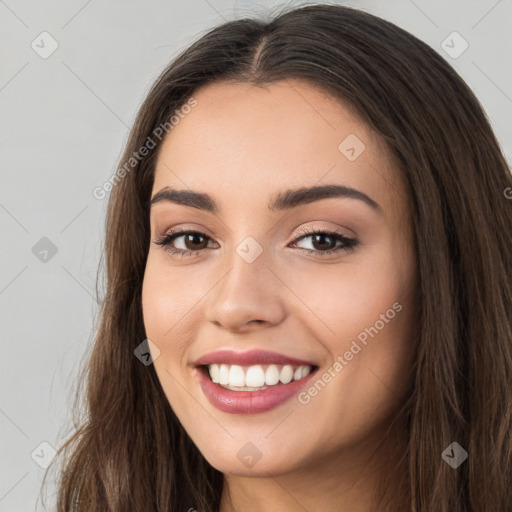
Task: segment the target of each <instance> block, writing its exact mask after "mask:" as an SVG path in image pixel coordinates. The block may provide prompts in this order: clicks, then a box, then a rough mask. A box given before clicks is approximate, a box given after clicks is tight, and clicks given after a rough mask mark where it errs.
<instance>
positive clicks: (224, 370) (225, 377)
mask: <svg viewBox="0 0 512 512" xmlns="http://www.w3.org/2000/svg"><path fill="white" fill-rule="evenodd" d="M219 384H224V385H226V384H229V366H228V365H227V364H221V365H220V368H219Z"/></svg>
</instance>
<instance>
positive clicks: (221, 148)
mask: <svg viewBox="0 0 512 512" xmlns="http://www.w3.org/2000/svg"><path fill="white" fill-rule="evenodd" d="M193 97H194V98H195V100H196V101H197V105H196V106H195V107H193V108H192V109H191V110H190V111H189V113H187V114H185V115H182V116H181V118H180V121H179V123H178V124H176V125H175V126H174V127H173V128H172V130H171V131H170V132H169V134H168V135H167V136H166V138H165V140H164V143H163V144H162V147H161V148H160V151H159V155H158V159H157V164H156V169H155V180H154V187H153V193H155V192H157V191H159V190H161V189H162V188H163V187H167V186H169V187H176V188H180V189H184V188H190V189H193V190H194V191H208V192H209V193H211V194H212V195H214V196H216V197H218V198H219V203H220V205H221V208H222V204H223V202H224V201H225V200H226V199H229V202H230V204H232V205H233V206H234V207H237V206H240V205H248V204H255V205H256V203H257V202H261V203H262V204H263V205H264V206H265V208H266V206H267V204H268V202H269V199H270V196H273V195H274V193H275V192H277V191H282V190H286V189H292V188H298V187H305V186H308V187H310V186H314V185H322V184H332V183H337V184H340V185H344V186H347V187H351V188H355V189H358V190H362V191H364V193H365V194H367V195H369V196H370V197H372V198H373V199H375V200H376V201H377V202H378V203H379V204H382V206H383V208H384V209H385V205H386V204H387V206H388V209H389V208H395V209H396V207H398V209H401V208H400V207H399V206H400V204H401V203H403V202H404V199H405V193H404V187H403V184H402V183H401V182H400V181H401V180H400V176H399V173H398V172H397V170H396V168H394V165H393V163H392V159H391V157H390V154H389V152H388V150H387V148H386V146H385V144H384V142H383V141H382V139H380V137H379V136H378V135H377V134H376V133H375V132H374V131H373V130H372V129H371V128H370V127H369V126H368V125H367V124H366V123H364V122H362V121H361V120H360V119H359V118H358V116H357V114H356V113H355V112H354V110H353V109H352V108H351V107H350V106H349V105H347V104H346V103H344V102H342V101H340V100H339V99H336V98H334V97H333V96H332V95H330V94H328V93H326V92H325V91H323V90H322V89H320V88H318V87H315V86H314V85H312V84H310V83H308V82H306V81H303V80H283V81H279V82H275V83H272V84H266V85H265V86H264V87H261V86H256V85H254V84H248V83H238V82H237V83H228V82H218V83H213V84H209V85H207V86H204V87H202V88H200V89H199V90H197V91H196V92H195V93H194V94H193ZM234 192H236V195H235V194H234ZM397 196H398V201H397ZM237 201H238V202H239V204H238V203H237ZM383 203H384V204H383ZM404 206H405V205H404ZM388 213H389V212H388Z"/></svg>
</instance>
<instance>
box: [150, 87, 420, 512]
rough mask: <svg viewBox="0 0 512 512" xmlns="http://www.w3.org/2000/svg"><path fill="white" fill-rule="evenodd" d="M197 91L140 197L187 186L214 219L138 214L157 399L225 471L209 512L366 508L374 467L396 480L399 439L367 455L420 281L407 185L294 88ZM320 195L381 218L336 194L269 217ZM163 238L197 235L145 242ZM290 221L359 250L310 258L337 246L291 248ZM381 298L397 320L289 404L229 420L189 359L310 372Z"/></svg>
mask: <svg viewBox="0 0 512 512" xmlns="http://www.w3.org/2000/svg"><path fill="white" fill-rule="evenodd" d="M193 96H194V98H195V99H196V100H197V106H195V107H194V108H193V109H191V112H190V113H188V114H187V115H186V116H184V118H183V119H181V121H180V122H179V124H177V125H176V126H175V127H174V128H173V129H172V130H171V131H170V133H169V134H168V135H167V137H166V139H165V140H164V143H163V145H162V147H161V149H160V151H159V154H158V159H157V163H156V170H155V180H154V186H153V192H152V196H154V195H155V194H156V193H157V192H158V191H160V190H161V189H163V188H164V187H172V188H176V189H180V190H191V191H194V192H201V193H206V194H209V195H210V196H211V197H212V198H213V199H214V200H215V202H216V203H217V205H218V208H219V209H218V211H217V212H215V213H211V212H207V211H204V210H201V209H198V208H194V207H191V206H184V205H180V204H175V203H173V202H170V201H160V202H157V203H155V204H153V205H152V207H151V213H150V224H151V243H150V247H149V253H148V259H147V266H146V271H145V275H144V283H143V296H142V303H143V304H142V305H143V315H144V324H145V328H146V334H147V337H148V338H149V339H150V340H151V341H152V342H153V343H154V344H155V345H156V346H157V347H158V349H159V350H160V355H159V356H158V357H157V358H156V360H155V362H154V366H155V370H156V372H157V375H158V378H159V380H160V382H161V385H162V388H163V390H164V392H165V394H166V396H167V398H168V400H169V404H170V405H171V407H172V408H173V410H174V411H175V413H176V415H177V417H178V418H179V420H180V422H181V423H182V425H183V427H184V428H185V429H186V431H187V432H188V434H189V435H190V437H191V438H192V440H193V441H194V443H195V444H196V445H197V447H198V449H199V450H200V451H201V453H202V454H203V455H204V457H205V458H206V459H207V460H208V462H209V463H210V464H211V465H212V466H213V467H215V468H216V469H218V470H219V471H222V472H223V473H224V475H225V478H224V489H223V494H222V502H221V507H220V512H228V511H234V510H236V511H254V512H270V511H275V510H280V511H281V512H287V511H293V512H295V511H297V510H302V509H305V510H315V511H316V512H327V511H334V510H339V511H345V510H350V511H351V512H369V511H371V510H373V508H372V507H373V505H374V502H373V492H374V490H375V489H376V484H377V481H378V478H379V474H380V472H385V473H389V472H393V471H394V470H395V466H396V457H397V456H398V453H400V450H401V449H402V446H403V445H402V443H403V441H404V439H405V434H404V432H401V431H398V430H396V431H394V432H395V433H394V438H393V439H392V440H390V441H388V442H386V443H385V446H384V449H383V450H380V451H378V452H377V453H375V455H374V452H375V451H376V449H377V447H378V445H379V443H380V441H381V440H382V435H383V432H384V430H385V428H386V427H387V426H388V424H389V422H390V420H391V419H392V417H393V414H394V413H395V412H396V410H397V408H398V407H399V406H400V405H401V404H402V403H403V401H404V400H405V398H406V396H407V393H408V391H409V389H410V385H411V382H412V366H413V363H414V354H415V342H414V339H415V336H414V334H415V326H416V316H417V304H416V303H415V302H414V299H413V297H414V296H415V294H414V292H415V291H416V290H417V286H418V275H417V265H416V256H415V252H414V248H413V247H414V244H413V230H412V220H411V213H410V205H409V201H408V193H407V189H406V187H405V186H404V184H403V182H402V181H401V179H400V174H399V173H398V171H397V168H396V166H395V165H394V163H393V161H392V158H391V157H390V155H389V153H388V152H387V151H386V148H385V146H384V143H383V141H382V139H381V138H380V137H379V136H378V135H377V134H376V133H375V132H374V131H372V130H371V129H370V128H369V127H368V126H367V125H366V124H365V123H363V122H362V121H361V120H360V119H359V118H358V116H357V115H355V113H354V112H353V110H352V109H351V108H349V106H348V105H346V104H344V103H343V102H341V101H339V100H338V99H335V98H333V97H332V96H330V95H328V94H326V93H325V92H322V90H321V89H319V88H318V87H317V86H314V85H311V84H309V83H308V82H306V81H303V80H298V79H295V80H283V81H279V82H275V83H273V84H267V85H266V86H265V87H260V86H255V85H251V84H243V83H227V82H217V83H214V84H209V85H207V86H204V87H202V88H201V89H199V90H198V91H196V92H195V93H194V95H193ZM350 134H352V135H355V136H357V138H358V139H359V140H360V141H362V142H363V144H364V145H365V149H364V151H363V152H362V153H360V155H359V156H358V157H357V158H356V159H355V160H353V161H350V159H349V158H347V156H346V154H344V153H343V152H342V151H340V149H339V145H340V143H342V142H343V141H344V140H345V139H346V138H347V137H348V136H349V135H350ZM349 156H352V154H351V152H349ZM332 184H335V185H343V186H346V187H351V188H354V189H357V190H358V191H360V192H362V193H364V194H366V195H367V196H369V197H370V198H371V199H372V200H373V201H375V202H376V203H378V205H379V206H380V208H379V209H378V210H376V209H374V208H372V207H371V206H369V205H368V204H366V203H365V202H364V201H362V200H360V199H356V198H348V197H334V198H324V199H321V200H318V201H314V202H311V203H308V204H302V205H299V206H297V207H295V208H291V209H289V210H286V211H279V210H276V211H269V210H268V207H267V205H268V203H269V202H270V201H271V200H272V199H274V198H275V197H276V196H277V194H279V193H281V192H283V191H286V190H290V189H296V188H301V187H312V186H320V185H332ZM176 228H181V229H183V230H193V231H199V232H200V233H204V234H205V235H206V237H202V236H199V237H197V236H196V237H187V236H181V237H178V238H176V239H174V241H173V242H172V245H171V246H168V247H162V246H159V245H157V244H156V243H154V242H155V240H157V239H158V238H159V237H162V236H164V235H165V234H166V233H168V232H169V231H170V230H173V229H176ZM304 228H318V229H322V230H324V232H327V233H328V232H332V231H335V230H338V231H339V232H341V233H343V234H344V235H345V236H347V237H348V238H352V239H355V240H357V242H358V243H357V245H356V246H355V247H354V248H353V249H351V250H340V251H338V252H335V253H330V254H327V255H322V254H321V253H322V251H323V252H325V251H326V250H329V249H331V248H335V249H336V248H340V247H342V246H343V243H342V242H336V239H332V238H330V237H329V236H328V235H324V237H325V236H327V238H323V239H318V238H317V237H315V236H314V235H309V236H306V237H304V235H303V234H301V233H299V231H300V230H301V229H304ZM246 237H252V238H253V239H254V240H256V241H257V243H258V244H259V246H260V247H261V248H262V253H261V254H260V255H259V257H257V258H256V260H255V261H254V262H252V263H247V262H246V261H245V260H244V259H243V258H242V257H241V256H240V255H239V254H238V253H237V251H236V249H237V246H239V244H240V243H241V242H242V241H243V240H244V239H245V238H246ZM301 237H302V238H301ZM305 249H309V250H311V251H313V253H307V252H306V251H305ZM169 250H176V251H178V252H179V251H185V250H189V251H195V252H196V253H195V255H186V256H183V257H182V256H181V255H172V254H170V252H169ZM395 303H399V304H400V306H401V311H400V312H399V313H397V314H396V315H395V316H394V318H393V319H392V320H389V321H388V322H386V323H385V326H384V327H383V328H381V329H379V332H378V334H377V335H374V337H370V336H369V337H368V342H367V345H366V346H363V347H362V350H361V351H360V352H358V353H357V354H356V355H354V357H353V358H352V359H351V360H350V361H347V365H346V366H344V367H343V369H342V370H341V371H338V372H334V373H335V377H332V378H331V381H330V382H328V383H327V384H326V385H325V387H323V388H321V390H320V391H319V392H318V393H317V394H316V395H315V396H313V397H311V400H310V401H309V403H307V404H303V403H300V402H299V401H298V399H296V398H293V399H291V400H288V401H287V402H285V403H283V404H281V405H279V406H278V407H277V408H275V409H272V410H270V411H267V412H264V413H259V414H245V415H244V414H230V413H226V412H222V411H220V410H218V409H216V408H215V407H214V406H213V405H212V404H211V403H210V402H209V401H208V400H207V398H206V396H205V395H204V394H203V392H202V389H201V387H200V385H199V383H198V380H197V371H198V370H197V369H196V368H195V367H194V365H193V362H194V361H196V360H197V359H198V358H199V357H201V356H203V355H205V354H207V353H210V352H212V351H216V350H219V349H223V348H225V349H232V350H236V351H246V350H250V349H263V350H271V351H275V352H279V353H282V354H285V355H288V356H291V357H295V358H298V359H304V360H308V361H315V362H316V364H317V365H318V366H319V370H318V374H317V376H318V378H321V376H322V375H323V374H324V373H326V372H328V369H329V368H332V366H333V363H334V362H335V361H336V360H337V358H338V356H340V355H341V356H343V354H345V353H346V352H347V350H349V349H350V347H351V344H352V342H353V341H354V340H357V336H358V335H359V334H360V333H361V332H363V331H364V330H365V329H366V328H369V327H370V326H374V325H375V324H376V322H377V321H378V320H379V319H380V318H381V315H382V314H385V313H386V311H387V310H389V309H390V308H392V306H393V304H395ZM378 325H380V324H378ZM359 345H361V344H360V343H359ZM331 374H332V370H331ZM315 380H316V379H314V381H315ZM314 381H313V383H314ZM247 442H251V443H252V444H253V445H254V446H255V447H257V450H258V451H259V452H260V453H261V459H260V460H259V461H258V462H257V463H256V464H255V465H254V466H253V467H247V466H246V465H245V464H244V463H243V462H242V461H241V460H240V459H239V457H238V456H237V453H238V452H239V450H240V449H241V448H242V447H243V446H244V445H246V443H247ZM372 455H374V457H373V458H371V460H370V457H371V456H372ZM396 476H397V478H398V477H400V476H402V475H396Z"/></svg>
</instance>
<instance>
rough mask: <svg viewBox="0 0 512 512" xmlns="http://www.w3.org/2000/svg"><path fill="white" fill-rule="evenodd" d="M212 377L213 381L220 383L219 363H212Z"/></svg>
mask: <svg viewBox="0 0 512 512" xmlns="http://www.w3.org/2000/svg"><path fill="white" fill-rule="evenodd" d="M210 377H211V378H212V382H215V384H218V383H219V365H218V364H211V365H210Z"/></svg>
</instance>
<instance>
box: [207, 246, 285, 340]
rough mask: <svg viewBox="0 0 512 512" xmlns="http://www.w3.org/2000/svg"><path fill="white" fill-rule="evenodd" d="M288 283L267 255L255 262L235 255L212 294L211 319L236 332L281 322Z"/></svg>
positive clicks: (210, 300) (208, 308)
mask: <svg viewBox="0 0 512 512" xmlns="http://www.w3.org/2000/svg"><path fill="white" fill-rule="evenodd" d="M284 294H285V287H284V285H283V283H282V282H281V281H280V280H279V279H278V278H277V277H276V276H275V274H274V273H273V272H272V271H271V270H270V268H269V267H268V266H267V264H266V261H265V258H264V257H263V255H261V256H260V257H258V258H257V259H256V260H255V261H253V262H252V263H247V262H246V261H245V260H244V259H243V258H241V257H239V256H238V255H235V257H234V258H233V260H232V266H231V268H230V269H229V270H228V271H227V273H226V274H224V276H223V277H222V278H221V279H220V282H218V284H217V286H215V287H214V288H213V289H212V291H211V292H210V294H208V297H209V301H208V306H207V310H206V311H207V313H206V314H207V320H208V321H210V322H212V323H214V324H215V325H216V326H218V327H222V328H224V329H226V330H229V331H232V332H241V333H242V332H250V331H253V330H255V329H262V328H268V327H271V326H275V325H278V324H279V323H281V322H282V321H283V319H284V318H285V316H286V309H285V305H284V302H283V300H284V299H283V296H284Z"/></svg>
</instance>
